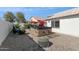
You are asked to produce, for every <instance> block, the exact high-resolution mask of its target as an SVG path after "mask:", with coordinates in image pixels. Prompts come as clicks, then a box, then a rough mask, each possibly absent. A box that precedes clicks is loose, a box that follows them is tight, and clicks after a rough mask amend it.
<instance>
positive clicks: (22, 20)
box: [16, 12, 26, 23]
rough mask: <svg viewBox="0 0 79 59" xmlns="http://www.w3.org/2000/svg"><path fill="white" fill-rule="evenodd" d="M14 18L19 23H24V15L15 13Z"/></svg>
mask: <svg viewBox="0 0 79 59" xmlns="http://www.w3.org/2000/svg"><path fill="white" fill-rule="evenodd" d="M16 17H17V19H18V20H19V22H21V23H25V22H26V21H25V17H24V14H23V13H22V12H17V13H16Z"/></svg>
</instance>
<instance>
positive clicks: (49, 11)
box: [0, 7, 74, 20]
mask: <svg viewBox="0 0 79 59" xmlns="http://www.w3.org/2000/svg"><path fill="white" fill-rule="evenodd" d="M72 8H74V7H0V17H1V18H2V17H3V14H4V13H5V12H7V11H10V12H13V13H14V15H15V14H16V12H22V13H24V15H25V18H26V20H29V18H30V17H31V16H39V17H42V18H46V17H47V16H49V15H53V14H55V13H58V12H61V11H65V10H68V9H72Z"/></svg>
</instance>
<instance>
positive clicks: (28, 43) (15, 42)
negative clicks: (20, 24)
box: [0, 33, 44, 51]
mask: <svg viewBox="0 0 79 59" xmlns="http://www.w3.org/2000/svg"><path fill="white" fill-rule="evenodd" d="M0 50H2V51H3V50H7V51H44V49H43V48H41V47H40V46H39V45H38V44H37V43H36V42H35V41H33V39H32V38H31V37H29V36H28V35H27V34H24V35H18V34H12V33H10V34H9V35H8V37H7V38H6V39H5V40H4V42H3V43H2V46H1V47H0Z"/></svg>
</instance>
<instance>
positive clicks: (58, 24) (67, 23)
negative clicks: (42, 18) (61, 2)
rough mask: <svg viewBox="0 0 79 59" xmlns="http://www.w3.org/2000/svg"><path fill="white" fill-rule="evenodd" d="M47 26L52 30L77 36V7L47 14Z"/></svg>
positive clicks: (78, 11)
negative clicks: (51, 14) (50, 14)
mask: <svg viewBox="0 0 79 59" xmlns="http://www.w3.org/2000/svg"><path fill="white" fill-rule="evenodd" d="M46 21H47V26H48V27H52V32H56V33H63V34H67V35H71V36H75V37H79V8H73V9H69V10H66V11H63V12H59V13H56V14H54V15H53V16H49V17H48V18H47V19H46Z"/></svg>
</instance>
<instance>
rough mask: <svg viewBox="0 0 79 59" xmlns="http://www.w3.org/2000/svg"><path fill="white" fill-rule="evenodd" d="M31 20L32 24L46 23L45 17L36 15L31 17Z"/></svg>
mask: <svg viewBox="0 0 79 59" xmlns="http://www.w3.org/2000/svg"><path fill="white" fill-rule="evenodd" d="M29 22H30V24H31V25H38V26H39V25H40V26H44V25H45V20H44V19H43V18H40V17H36V16H33V17H31V18H30V21H29Z"/></svg>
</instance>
